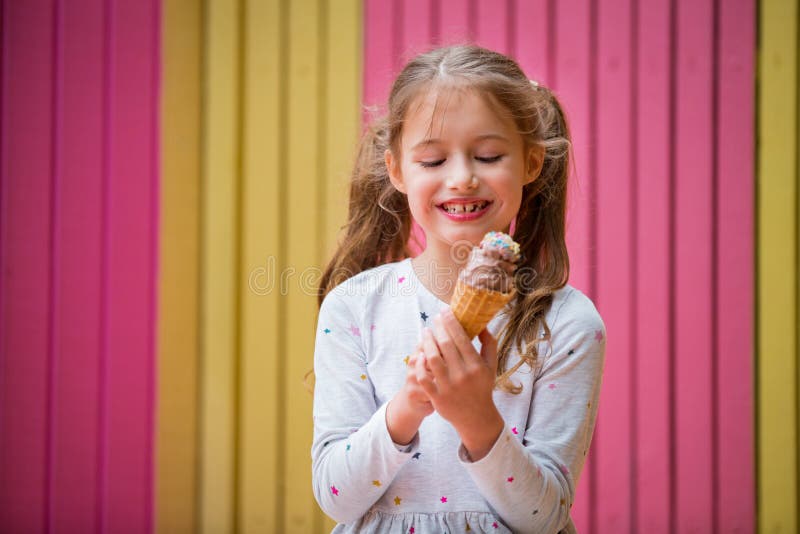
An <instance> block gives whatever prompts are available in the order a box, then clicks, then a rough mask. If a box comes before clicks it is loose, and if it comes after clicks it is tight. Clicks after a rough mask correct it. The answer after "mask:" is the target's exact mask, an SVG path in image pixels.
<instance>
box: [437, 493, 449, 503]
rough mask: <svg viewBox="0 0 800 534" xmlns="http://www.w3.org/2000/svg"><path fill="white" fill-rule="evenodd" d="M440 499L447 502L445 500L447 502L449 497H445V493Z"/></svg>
mask: <svg viewBox="0 0 800 534" xmlns="http://www.w3.org/2000/svg"><path fill="white" fill-rule="evenodd" d="M439 500H440V501H442V502H443V503H445V502H447V497H445V496H444V495H442V498H441V499H439Z"/></svg>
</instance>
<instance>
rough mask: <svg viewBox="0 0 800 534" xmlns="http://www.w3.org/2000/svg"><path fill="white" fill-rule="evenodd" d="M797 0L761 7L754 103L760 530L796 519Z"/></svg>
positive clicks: (793, 525)
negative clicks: (756, 173) (755, 102)
mask: <svg viewBox="0 0 800 534" xmlns="http://www.w3.org/2000/svg"><path fill="white" fill-rule="evenodd" d="M799 13H800V9H799V6H798V2H797V0H785V1H782V2H781V1H764V2H762V3H761V4H760V17H759V21H760V22H759V36H760V43H759V45H760V46H759V48H760V51H761V53H760V58H759V63H758V64H759V80H760V88H759V100H758V141H759V154H758V176H759V181H758V192H757V199H758V206H757V210H758V223H757V228H758V234H757V240H758V241H757V242H758V264H757V267H756V269H757V273H758V286H757V288H758V289H757V299H758V300H757V304H756V306H757V317H758V326H757V332H758V335H757V351H758V364H757V365H758V373H757V378H758V382H757V384H756V387H757V391H758V418H757V421H758V447H757V454H758V482H757V483H758V488H759V491H758V507H757V510H758V515H759V525H758V527H759V532H762V533H768V532H797V530H798V528H799V527H800V524H799V523H798V517H797V514H798V498H799V497H798V450H800V448H798V424H799V423H798V417H799V416H798V414H799V413H800V407H798V405H797V403H798V359H800V355H798V337H797V336H798V267H799V266H798V263H797V261H798V239H800V236H798V154H799V153H800V151H799V150H798V149H799V148H800V147H798V142H799V141H798V137H799V136H798V127H800V125H799V124H798V99H799V98H800V86H798V70H797V69H798V32H800V28H799V27H798V16H799Z"/></svg>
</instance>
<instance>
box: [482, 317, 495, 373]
mask: <svg viewBox="0 0 800 534" xmlns="http://www.w3.org/2000/svg"><path fill="white" fill-rule="evenodd" d="M478 339H479V340H480V342H481V358H483V361H485V362H486V365H488V366H489V368H490V369H491V370H492V371H497V339H495V337H494V336H493V335H492V333H491V332H489V330H488V329H486V328H484V329H483V330H481V332H480V333H479V334H478Z"/></svg>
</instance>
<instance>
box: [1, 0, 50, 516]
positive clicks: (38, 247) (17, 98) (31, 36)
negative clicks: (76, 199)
mask: <svg viewBox="0 0 800 534" xmlns="http://www.w3.org/2000/svg"><path fill="white" fill-rule="evenodd" d="M53 15H54V14H53V3H52V2H50V1H47V0H40V1H35V2H3V24H4V28H3V35H2V40H3V79H2V83H3V109H2V124H3V136H2V137H3V140H2V142H3V151H2V156H3V161H2V173H3V174H2V209H1V210H0V216H2V223H0V224H2V236H1V237H0V246H2V253H1V254H0V262H2V273H3V274H2V290H1V291H0V298H2V307H1V308H0V324H2V326H0V341H1V342H2V345H0V395H2V397H0V436H2V439H1V440H0V481H1V482H2V483H0V524H2V525H7V526H8V527H9V528H13V529H14V530H19V531H43V530H44V529H45V527H46V525H47V524H48V522H49V514H50V511H49V508H50V501H49V495H48V493H49V490H50V483H51V471H50V469H51V464H50V461H49V455H50V450H49V446H50V439H52V434H51V426H50V425H51V422H52V420H51V414H50V413H49V412H48V406H49V401H50V395H51V393H52V392H51V391H50V389H49V388H50V385H51V382H50V379H51V372H52V370H51V368H50V365H51V364H52V358H53V353H52V350H53V347H52V345H51V344H50V337H49V336H50V335H51V329H52V319H53V318H52V315H51V306H52V294H51V284H52V283H53V280H52V271H51V269H52V263H51V262H52V261H53V259H52V256H51V254H52V252H51V244H52V216H53V215H52V202H53V199H52V194H53V192H52V180H53V160H52V158H53V145H52V142H53V131H52V129H53V113H54V109H53V95H52V92H53V84H54V80H53V61H54V57H53V48H54V46H53Z"/></svg>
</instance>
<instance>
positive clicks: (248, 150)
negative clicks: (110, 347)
mask: <svg viewBox="0 0 800 534" xmlns="http://www.w3.org/2000/svg"><path fill="white" fill-rule="evenodd" d="M285 14H286V13H285V6H284V5H283V4H281V3H280V2H275V1H272V2H253V1H248V2H246V3H245V7H244V11H243V14H242V20H243V24H244V27H242V28H241V29H240V31H242V32H243V43H244V49H243V50H241V51H240V53H241V54H242V56H243V59H242V61H243V69H244V71H243V73H242V76H243V80H242V82H243V84H244V93H243V95H242V98H243V102H242V106H243V111H242V115H241V117H242V121H243V124H242V132H243V134H242V139H241V146H240V148H239V150H240V151H241V152H242V155H241V158H242V182H243V183H242V194H241V208H240V210H241V212H242V228H241V230H240V232H241V239H242V251H241V254H242V264H241V271H240V277H241V283H240V284H239V288H238V291H239V292H240V293H241V306H242V312H241V313H242V316H241V321H240V323H239V325H238V326H239V329H240V331H241V337H242V345H241V356H240V358H241V375H240V380H241V383H240V389H239V393H238V394H239V399H240V401H239V409H240V420H241V427H240V436H239V447H240V462H239V473H238V476H239V482H238V484H239V498H240V503H238V504H237V514H238V515H239V516H240V525H241V527H240V530H241V531H242V532H244V533H255V532H279V531H280V530H281V528H280V527H281V521H280V518H281V510H279V508H280V503H281V500H280V499H281V497H280V495H281V493H282V480H281V478H280V473H281V467H280V466H281V463H282V462H283V458H282V455H281V451H283V450H284V449H283V447H282V446H281V442H282V437H281V434H282V431H281V426H282V425H281V422H282V421H283V424H284V425H285V419H283V418H282V416H281V413H280V412H281V411H282V410H283V406H285V400H284V399H283V398H282V397H281V393H283V392H284V389H283V388H282V386H281V384H282V383H286V381H285V380H283V379H282V377H281V368H282V364H281V359H280V358H279V356H278V355H279V354H281V350H280V343H279V340H280V338H281V328H280V324H281V323H280V321H279V306H280V302H279V299H280V293H279V292H278V291H277V290H276V289H275V286H274V284H275V279H276V271H277V263H278V262H277V260H278V259H280V258H279V257H278V254H277V252H278V250H279V245H280V234H281V226H282V221H281V215H282V210H281V194H280V189H281V181H280V179H279V177H280V176H281V175H282V172H281V171H282V168H281V163H280V162H281V158H282V157H283V156H282V152H283V151H282V149H281V148H282V141H281V138H282V135H281V132H282V131H283V129H284V128H285V124H284V123H283V122H282V120H281V117H282V115H281V97H282V94H281V86H282V81H281V80H282V79H283V73H282V71H281V69H282V65H283V63H282V61H283V60H282V58H283V57H285V54H286V49H285V48H284V47H285V42H284V37H283V36H284V31H283V29H282V28H281V24H282V21H283V20H284V16H285ZM295 383H299V381H296V382H295Z"/></svg>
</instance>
